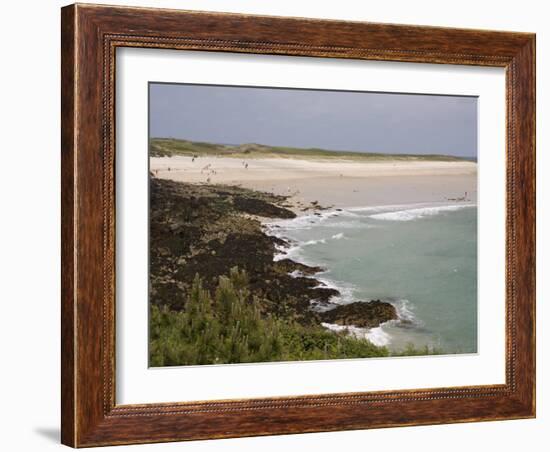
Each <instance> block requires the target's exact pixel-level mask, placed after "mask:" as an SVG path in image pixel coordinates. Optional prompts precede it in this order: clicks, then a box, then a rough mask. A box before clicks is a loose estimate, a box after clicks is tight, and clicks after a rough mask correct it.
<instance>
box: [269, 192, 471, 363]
mask: <svg viewBox="0 0 550 452" xmlns="http://www.w3.org/2000/svg"><path fill="white" fill-rule="evenodd" d="M265 227H266V230H267V232H268V233H269V234H271V235H275V236H278V237H281V238H284V239H286V240H287V241H288V242H289V246H288V247H281V248H280V249H279V254H278V255H276V257H275V259H276V260H279V259H284V258H290V259H293V260H295V261H298V262H302V263H304V264H308V265H317V266H320V267H322V268H323V269H324V270H325V271H323V272H321V273H319V274H317V275H315V276H313V277H314V278H315V279H317V280H319V281H321V284H322V285H324V286H326V287H333V288H336V289H338V290H339V291H340V296H337V297H333V298H332V299H331V300H330V303H331V304H333V305H334V304H346V303H351V302H356V301H361V302H365V301H370V300H375V299H376V300H382V301H387V302H389V303H392V304H393V305H394V306H395V307H396V310H397V313H398V316H399V319H398V320H393V321H390V322H387V323H384V324H382V325H381V326H380V327H377V328H372V329H362V328H354V327H352V328H349V330H350V332H351V333H353V334H355V335H356V336H363V337H365V338H367V339H369V340H370V341H371V342H373V343H374V344H376V345H380V346H386V347H388V348H389V349H390V350H392V351H395V352H400V351H404V350H405V349H406V348H407V347H408V346H409V345H413V346H414V347H415V348H424V347H425V346H428V347H430V348H435V349H437V351H438V352H440V353H443V354H458V353H476V352H477V207H476V205H475V204H468V203H453V204H449V203H431V204H414V205H411V204H408V205H391V206H377V207H360V206H358V207H350V208H342V209H330V210H325V211H321V212H317V213H308V214H306V215H302V216H299V217H297V218H295V219H290V220H281V221H276V222H271V223H268V224H266V225H265ZM294 276H301V275H299V274H298V273H297V274H295V275H294ZM330 307H331V306H322V305H318V304H316V302H315V300H312V309H319V310H323V309H329V308H330ZM332 307H334V306H332ZM324 326H325V327H326V328H329V329H332V330H339V329H342V327H340V326H338V325H331V324H324Z"/></svg>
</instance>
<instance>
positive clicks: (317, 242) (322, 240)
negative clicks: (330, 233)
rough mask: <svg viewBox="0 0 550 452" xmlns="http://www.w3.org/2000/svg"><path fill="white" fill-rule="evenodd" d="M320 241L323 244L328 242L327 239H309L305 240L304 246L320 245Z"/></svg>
mask: <svg viewBox="0 0 550 452" xmlns="http://www.w3.org/2000/svg"><path fill="white" fill-rule="evenodd" d="M320 243H322V244H324V243H327V239H319V240H308V241H307V242H304V243H303V244H302V246H311V245H319V244H320Z"/></svg>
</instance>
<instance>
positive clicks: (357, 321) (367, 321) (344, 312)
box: [320, 300, 397, 328]
mask: <svg viewBox="0 0 550 452" xmlns="http://www.w3.org/2000/svg"><path fill="white" fill-rule="evenodd" d="M320 316H321V320H322V321H323V322H326V323H335V324H337V325H346V326H356V327H360V328H375V327H377V326H379V325H380V324H381V323H384V322H388V321H390V320H395V319H397V311H396V310H395V306H393V305H392V304H391V303H386V302H384V301H380V300H372V301H369V302H363V301H358V302H354V303H350V304H346V305H341V306H337V307H336V308H334V309H331V310H330V311H325V312H322V313H320Z"/></svg>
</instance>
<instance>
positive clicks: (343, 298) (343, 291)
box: [315, 275, 355, 304]
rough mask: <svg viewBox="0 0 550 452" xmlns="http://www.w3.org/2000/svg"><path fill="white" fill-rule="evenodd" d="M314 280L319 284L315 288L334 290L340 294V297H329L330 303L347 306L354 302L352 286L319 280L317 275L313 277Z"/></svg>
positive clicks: (353, 288) (353, 287)
mask: <svg viewBox="0 0 550 452" xmlns="http://www.w3.org/2000/svg"><path fill="white" fill-rule="evenodd" d="M315 279H316V280H317V281H319V282H320V283H321V284H319V285H318V286H317V287H323V288H329V289H335V290H337V291H338V292H340V295H337V296H334V297H331V299H330V300H329V301H330V303H333V304H349V303H352V302H354V301H355V297H354V292H355V286H353V285H352V284H346V283H342V282H338V283H336V282H334V281H331V280H329V279H324V278H320V277H319V276H318V275H316V276H315Z"/></svg>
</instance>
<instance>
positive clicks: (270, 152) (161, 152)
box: [149, 138, 465, 162]
mask: <svg viewBox="0 0 550 452" xmlns="http://www.w3.org/2000/svg"><path fill="white" fill-rule="evenodd" d="M149 155H150V156H151V157H172V156H177V155H183V156H196V157H201V156H202V157H206V156H209V157H235V158H262V157H263V158H267V157H272V158H273V157H287V158H292V157H295V158H322V159H331V158H333V159H343V158H345V159H351V160H361V161H363V160H372V161H379V160H392V161H393V160H404V161H409V160H410V161H446V162H453V161H464V160H465V159H462V158H460V157H455V156H452V155H441V154H425V155H424V154H384V153H379V152H352V151H345V150H342V151H334V150H328V149H319V148H293V147H285V146H267V145H263V144H255V143H250V144H241V145H225V144H217V143H206V142H200V141H189V140H182V139H176V138H152V139H151V141H150V146H149Z"/></svg>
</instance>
